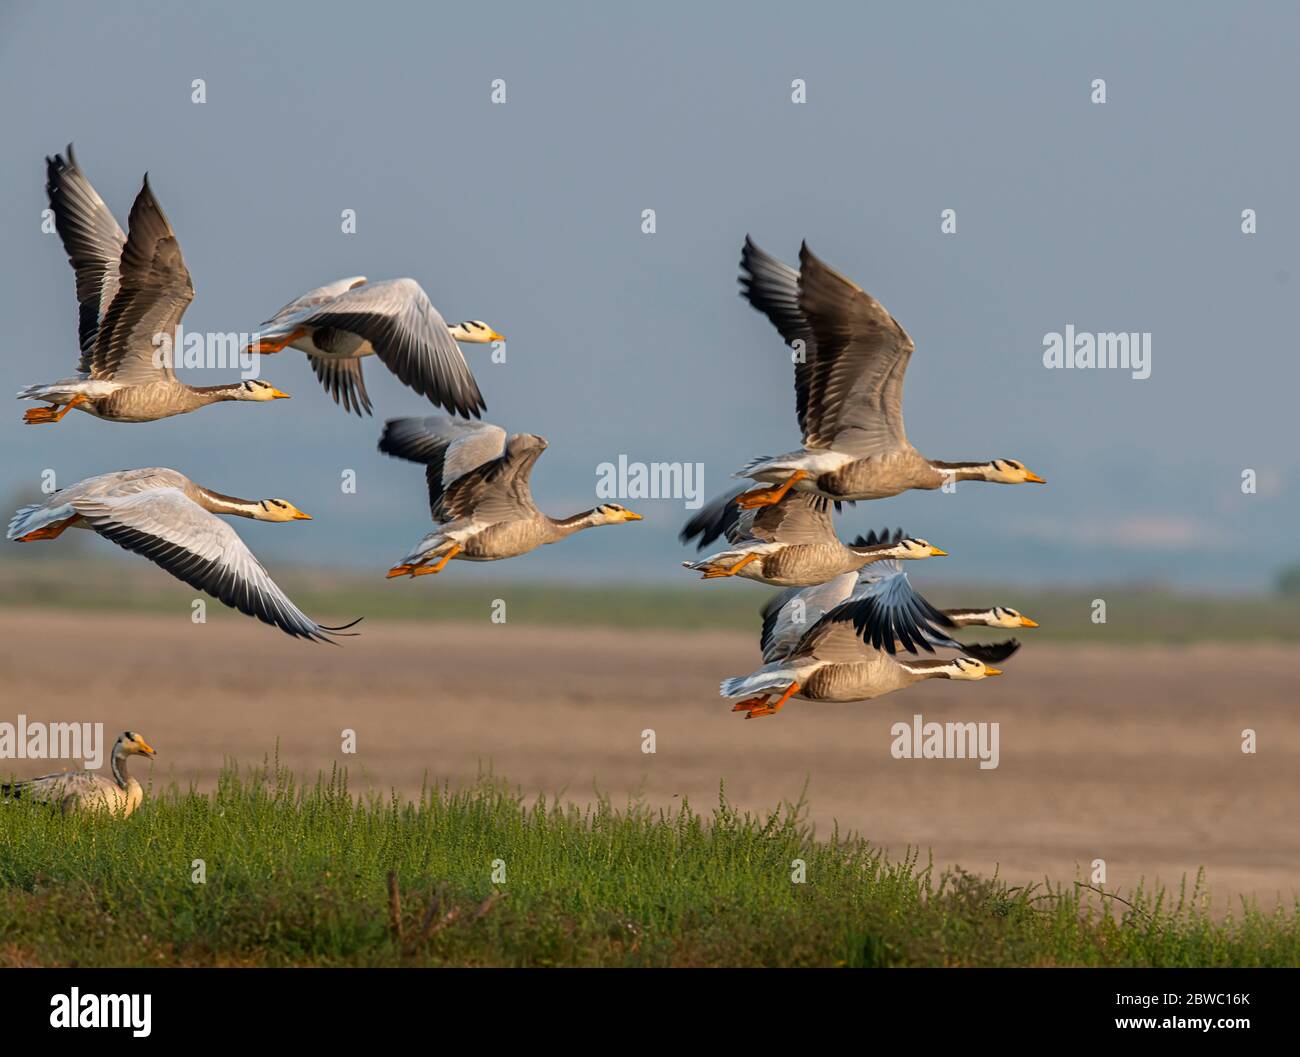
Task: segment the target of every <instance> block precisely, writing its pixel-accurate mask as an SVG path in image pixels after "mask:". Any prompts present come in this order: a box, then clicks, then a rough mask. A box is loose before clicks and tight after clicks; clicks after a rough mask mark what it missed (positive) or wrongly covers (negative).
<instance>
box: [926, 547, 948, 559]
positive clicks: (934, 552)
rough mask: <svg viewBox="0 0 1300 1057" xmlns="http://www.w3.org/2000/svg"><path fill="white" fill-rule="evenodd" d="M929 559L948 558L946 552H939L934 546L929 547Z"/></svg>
mask: <svg viewBox="0 0 1300 1057" xmlns="http://www.w3.org/2000/svg"><path fill="white" fill-rule="evenodd" d="M930 557H931V558H946V557H948V552H947V551H944V550H940V549H939V548H938V547H935V546H933V545H931V547H930Z"/></svg>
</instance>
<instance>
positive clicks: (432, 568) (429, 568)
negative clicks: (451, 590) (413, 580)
mask: <svg viewBox="0 0 1300 1057" xmlns="http://www.w3.org/2000/svg"><path fill="white" fill-rule="evenodd" d="M459 553H460V544H459V543H456V544H453V545H452V548H451V550H449V551H448V552H447V553H446V554H444V555H443V556H442V561H440V562H439V563H438V564H437V565H420V566H417V567H416V568H415V569H413V570H412V571H411V575H412V576H424V575H425V574H426V573H440V572H442V570H443V569H445V568H446V567H447V563H448V562H449V561H451V560H452V558H454V557H456V555H458V554H459Z"/></svg>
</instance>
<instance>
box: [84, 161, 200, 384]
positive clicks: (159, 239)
mask: <svg viewBox="0 0 1300 1057" xmlns="http://www.w3.org/2000/svg"><path fill="white" fill-rule="evenodd" d="M118 284H119V285H118V291H117V295H116V296H115V297H114V298H113V301H112V303H111V304H110V305H109V306H108V312H107V314H106V315H105V316H104V318H103V321H102V322H101V323H100V326H99V333H98V334H97V335H96V338H95V348H94V351H93V352H92V354H91V357H90V376H91V377H92V378H95V379H113V380H114V381H119V382H125V383H127V384H129V385H139V384H142V383H147V382H154V381H158V380H159V379H160V378H174V377H175V374H174V373H173V370H172V367H173V365H174V362H175V361H174V359H173V349H172V343H173V341H174V340H175V333H176V324H178V323H179V322H180V321H181V316H183V315H184V314H185V309H186V308H188V307H189V304H190V302H191V301H193V300H194V284H193V283H192V282H191V281H190V273H189V269H187V268H186V267H185V259H184V258H183V257H182V256H181V244H180V242H179V241H178V240H177V238H176V232H174V231H173V230H172V226H171V224H169V223H168V222H167V217H166V216H165V215H164V214H163V211H162V208H161V207H160V206H159V205H158V200H157V199H156V198H154V195H153V191H152V190H151V189H150V187H149V177H148V176H145V178H144V185H143V186H142V187H141V188H140V193H139V194H138V195H136V197H135V203H134V204H133V205H132V206H131V217H130V220H129V234H128V235H127V238H126V248H125V249H123V251H122V259H121V262H120V264H119V266H118Z"/></svg>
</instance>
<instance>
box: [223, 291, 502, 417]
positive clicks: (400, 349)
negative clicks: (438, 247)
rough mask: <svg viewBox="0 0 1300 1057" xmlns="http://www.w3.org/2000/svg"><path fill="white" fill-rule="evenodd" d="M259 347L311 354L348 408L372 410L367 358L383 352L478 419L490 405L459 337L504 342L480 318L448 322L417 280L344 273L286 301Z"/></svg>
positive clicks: (399, 369)
mask: <svg viewBox="0 0 1300 1057" xmlns="http://www.w3.org/2000/svg"><path fill="white" fill-rule="evenodd" d="M258 339H259V340H258V341H256V342H254V343H253V344H251V345H250V346H249V348H250V350H252V351H255V352H259V353H273V352H280V351H281V350H283V349H285V348H294V349H298V350H299V351H301V352H305V353H306V354H307V358H308V360H309V361H310V362H311V368H312V370H313V371H315V372H316V377H317V378H319V379H320V382H321V384H322V385H323V386H324V387H325V389H326V390H327V391H328V392H329V394H330V395H331V396H332V397H334V402H335V403H336V404H339V405H341V406H342V407H343V409H344V410H345V411H355V412H356V413H357V414H358V415H360V414H363V413H364V414H367V415H368V414H370V396H369V395H368V394H367V393H366V383H365V379H364V378H363V377H362V374H361V359H362V357H364V356H372V355H373V356H378V357H379V359H380V360H381V361H383V363H384V366H386V367H387V368H388V369H389V370H390V371H392V372H393V374H395V375H397V377H398V378H399V379H400V380H401V382H402V384H403V385H406V386H409V387H410V388H411V389H414V390H415V391H416V392H417V393H419V394H420V395H421V396H423V397H426V398H428V399H429V400H431V401H432V402H433V403H435V404H437V405H439V406H441V407H444V408H446V409H447V410H448V411H450V412H452V413H453V414H457V415H462V416H465V417H470V416H472V417H474V418H478V416H479V413H480V412H481V411H483V410H485V409H486V408H487V405H486V404H485V403H484V402H483V395H482V394H481V393H480V392H479V389H478V383H477V382H475V381H474V375H473V374H472V373H471V372H470V369H469V364H468V363H466V362H465V356H464V354H463V353H462V352H461V351H460V346H459V345H457V344H456V343H457V342H458V341H465V342H469V343H471V344H480V345H483V344H488V343H490V342H494V341H505V336H504V335H502V334H498V333H497V332H496V331H495V330H493V329H492V327H490V326H488V325H487V324H486V323H484V322H482V321H481V320H477V319H471V320H468V321H467V322H465V323H456V324H453V325H450V326H449V325H448V324H447V323H446V321H444V320H443V318H442V316H441V315H439V313H438V310H437V309H436V308H434V307H433V305H432V304H431V303H430V302H429V295H428V294H426V293H425V292H424V290H423V289H422V288H421V286H420V284H419V283H417V282H416V281H415V280H414V279H388V280H385V281H383V282H377V283H369V284H367V282H366V278H365V276H363V275H358V276H354V277H352V278H350V279H338V280H336V281H335V282H332V283H330V284H328V285H327V286H322V287H319V288H318V289H316V290H311V291H308V292H307V293H305V294H303V295H302V296H301V297H300V298H298V299H297V300H296V301H291V302H289V304H287V305H285V306H284V307H283V308H282V309H280V311H278V312H277V313H276V314H275V315H274V316H272V317H271V318H270V319H269V320H267V321H266V322H265V323H263V324H262V325H261V327H259V328H258Z"/></svg>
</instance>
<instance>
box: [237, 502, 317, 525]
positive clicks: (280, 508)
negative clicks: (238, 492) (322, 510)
mask: <svg viewBox="0 0 1300 1057" xmlns="http://www.w3.org/2000/svg"><path fill="white" fill-rule="evenodd" d="M249 517H251V518H252V519H253V520H254V521H310V520H311V515H310V514H304V513H303V512H302V511H301V510H299V509H298V508H297V507H296V506H294V505H293V504H292V503H290V502H289V500H287V499H263V500H261V501H260V502H259V503H257V504H256V505H254V506H253V508H252V509H251V510H250V511H249Z"/></svg>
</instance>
